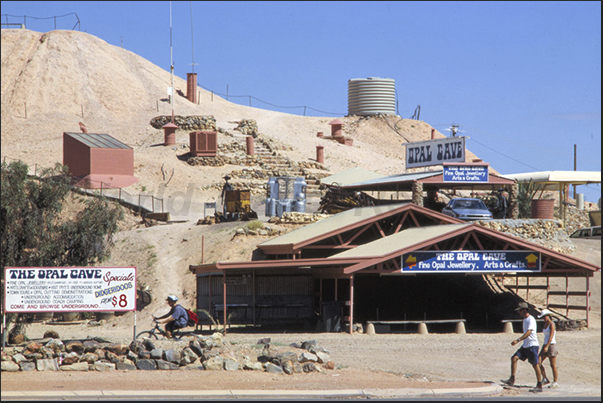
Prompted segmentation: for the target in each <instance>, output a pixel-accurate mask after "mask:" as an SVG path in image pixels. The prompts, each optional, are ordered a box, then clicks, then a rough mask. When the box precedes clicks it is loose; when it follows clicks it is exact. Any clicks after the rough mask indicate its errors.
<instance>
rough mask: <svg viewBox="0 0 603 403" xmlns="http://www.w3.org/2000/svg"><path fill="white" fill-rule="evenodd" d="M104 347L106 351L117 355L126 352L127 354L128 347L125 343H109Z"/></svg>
mask: <svg viewBox="0 0 603 403" xmlns="http://www.w3.org/2000/svg"><path fill="white" fill-rule="evenodd" d="M105 349H106V350H107V351H111V352H112V353H115V354H117V355H126V354H128V350H129V349H130V348H129V346H127V345H125V344H110V345H108V346H107V347H105Z"/></svg>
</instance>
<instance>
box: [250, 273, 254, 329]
mask: <svg viewBox="0 0 603 403" xmlns="http://www.w3.org/2000/svg"><path fill="white" fill-rule="evenodd" d="M251 283H252V284H251V286H252V289H251V292H252V296H253V327H255V270H252V271H251Z"/></svg>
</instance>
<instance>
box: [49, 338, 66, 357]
mask: <svg viewBox="0 0 603 403" xmlns="http://www.w3.org/2000/svg"><path fill="white" fill-rule="evenodd" d="M46 347H47V348H51V349H52V350H53V351H54V352H55V354H59V353H60V352H61V351H65V344H63V342H62V341H61V340H60V339H50V340H48V342H47V343H46Z"/></svg>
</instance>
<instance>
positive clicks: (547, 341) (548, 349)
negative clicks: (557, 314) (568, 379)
mask: <svg viewBox="0 0 603 403" xmlns="http://www.w3.org/2000/svg"><path fill="white" fill-rule="evenodd" d="M552 314H553V312H551V311H549V310H548V309H543V310H542V312H541V313H540V315H538V317H539V318H544V327H543V328H542V333H543V334H544V342H543V343H542V348H541V349H540V354H539V355H538V364H539V365H540V372H541V373H542V385H546V384H550V385H549V388H552V389H555V388H558V387H559V384H558V383H557V354H558V350H557V341H556V340H555V334H556V333H557V332H556V331H555V322H553V319H552V317H551V315H552ZM547 358H548V359H549V363H550V364H551V369H552V370H553V383H551V382H550V381H549V380H548V378H547V376H546V371H545V370H544V365H543V364H544V360H546V359H547Z"/></svg>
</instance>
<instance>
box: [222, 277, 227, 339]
mask: <svg viewBox="0 0 603 403" xmlns="http://www.w3.org/2000/svg"><path fill="white" fill-rule="evenodd" d="M222 282H223V283H224V286H223V293H224V295H223V297H222V299H223V304H224V335H226V318H227V316H226V270H224V275H223V277H222Z"/></svg>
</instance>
